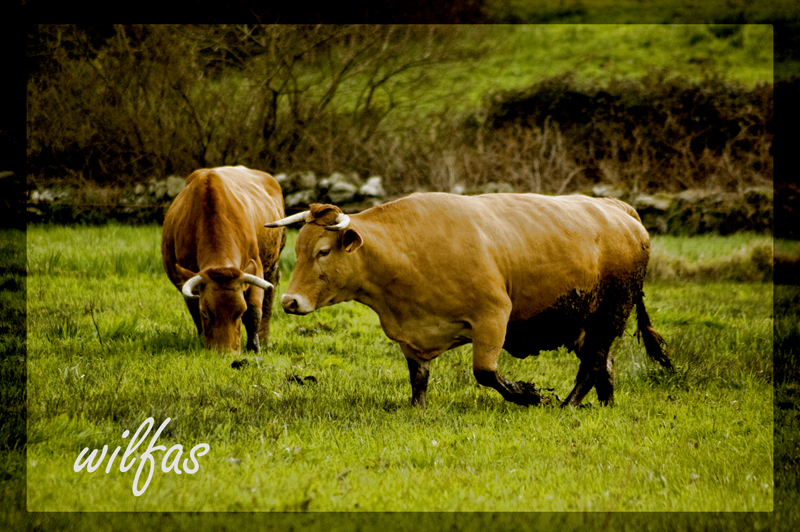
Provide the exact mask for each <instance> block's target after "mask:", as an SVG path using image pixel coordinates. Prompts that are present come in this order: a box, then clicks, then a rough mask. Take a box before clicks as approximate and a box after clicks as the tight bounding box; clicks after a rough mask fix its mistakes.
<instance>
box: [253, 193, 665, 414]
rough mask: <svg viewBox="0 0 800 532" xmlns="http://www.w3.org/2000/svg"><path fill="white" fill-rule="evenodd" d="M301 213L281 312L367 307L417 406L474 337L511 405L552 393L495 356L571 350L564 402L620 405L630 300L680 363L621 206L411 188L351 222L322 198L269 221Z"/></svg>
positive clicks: (648, 331)
mask: <svg viewBox="0 0 800 532" xmlns="http://www.w3.org/2000/svg"><path fill="white" fill-rule="evenodd" d="M298 221H306V222H307V223H306V225H305V226H304V227H303V228H302V229H301V231H300V234H299V235H298V238H297V244H296V248H295V249H296V252H297V265H296V266H295V270H294V273H293V275H292V280H291V282H290V283H289V286H288V288H287V290H286V293H285V294H284V295H283V297H282V298H281V303H282V305H283V308H284V310H285V311H286V312H288V313H293V314H307V313H309V312H311V311H313V310H315V309H318V308H320V307H324V306H327V305H333V304H336V303H340V302H343V301H349V300H356V301H358V302H360V303H363V304H365V305H367V306H369V307H370V308H372V309H373V310H374V311H375V312H377V313H378V316H379V317H380V322H381V326H382V327H383V330H384V332H385V333H386V335H387V336H388V337H389V338H392V339H393V340H395V341H397V342H398V343H399V344H400V348H401V349H402V351H403V354H404V355H405V357H406V360H407V362H408V368H409V373H410V377H411V387H412V398H411V402H412V404H420V405H423V406H424V405H425V395H426V392H427V385H428V367H429V364H430V361H431V360H433V359H434V358H436V357H437V356H438V355H439V354H441V353H442V352H444V351H447V350H448V349H452V348H454V347H456V346H459V345H462V344H466V343H469V342H472V344H473V372H474V375H475V378H476V379H477V381H478V382H479V383H480V384H482V385H484V386H490V387H492V388H494V389H495V390H497V391H498V392H500V394H501V395H502V396H503V397H504V398H505V399H506V400H508V401H513V402H515V403H518V404H523V405H528V404H539V403H541V402H543V400H545V402H547V400H546V399H545V398H543V397H542V396H541V395H540V393H539V392H538V391H537V390H536V388H535V387H534V386H533V385H532V384H529V383H525V382H513V381H509V380H507V379H505V378H503V377H502V376H500V375H499V374H498V372H497V360H498V357H499V356H500V351H501V350H502V349H505V350H506V351H508V352H509V353H510V354H511V355H513V356H515V357H518V358H525V357H527V356H529V355H536V354H538V353H539V352H540V351H542V350H551V349H556V348H557V347H559V346H562V345H563V346H566V347H567V348H569V349H572V350H573V351H574V352H575V353H576V354H577V356H578V358H579V359H580V368H579V369H578V376H577V379H576V383H575V387H574V389H573V390H572V393H570V394H569V396H568V397H567V398H566V400H565V401H564V403H563V404H562V406H566V405H578V404H580V403H581V401H582V400H583V398H584V396H585V395H586V394H587V393H588V392H589V391H590V390H591V388H592V387H595V388H596V390H597V395H598V398H599V400H600V401H601V402H602V403H604V404H608V403H613V399H614V372H613V364H612V362H613V357H611V356H609V349H610V347H611V343H612V342H613V340H614V339H615V338H617V337H618V336H620V334H622V332H623V330H624V328H625V323H626V321H627V318H628V315H629V314H630V311H631V308H632V307H633V306H634V305H636V311H637V317H638V324H639V332H640V333H641V335H642V336H643V338H644V343H645V348H646V350H647V353H648V355H649V356H650V357H651V358H653V359H654V360H657V361H658V362H660V363H661V364H662V365H663V366H665V367H667V368H670V369H671V367H672V366H671V363H670V361H669V358H668V357H667V355H666V354H665V353H664V352H663V351H662V349H661V344H662V343H663V340H661V337H660V336H659V335H658V333H656V332H655V331H654V330H653V328H652V327H651V326H650V321H649V318H648V316H647V313H646V311H645V308H644V302H643V297H644V294H643V291H642V284H643V281H644V276H645V270H646V268H647V262H648V259H649V254H650V239H649V237H648V235H647V231H646V230H645V228H644V227H643V226H642V224H641V221H640V220H639V216H638V215H637V214H636V211H635V210H633V208H632V207H630V206H629V205H627V204H625V203H623V202H621V201H618V200H614V199H593V198H588V197H585V196H557V197H549V196H542V195H537V194H490V195H484V196H473V197H466V196H457V195H452V194H441V193H430V194H415V195H412V196H409V197H406V198H403V199H399V200H396V201H393V202H390V203H387V204H384V205H381V206H378V207H374V208H372V209H368V210H366V211H364V212H362V213H360V214H357V215H353V216H352V217H348V216H347V215H345V214H343V213H342V212H341V211H340V210H339V208H338V207H335V206H333V205H319V204H313V205H311V207H310V211H307V212H304V213H300V214H298V215H295V216H292V217H290V218H286V219H284V220H280V221H278V222H274V223H270V224H267V226H269V227H277V226H280V225H287V224H289V223H294V222H298Z"/></svg>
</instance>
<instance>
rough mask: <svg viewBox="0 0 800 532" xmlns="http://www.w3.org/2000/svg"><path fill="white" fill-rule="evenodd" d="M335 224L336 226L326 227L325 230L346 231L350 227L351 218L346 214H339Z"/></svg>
mask: <svg viewBox="0 0 800 532" xmlns="http://www.w3.org/2000/svg"><path fill="white" fill-rule="evenodd" d="M335 222H336V224H335V225H326V226H325V229H327V230H328V231H344V230H345V229H347V227H348V226H349V225H350V217H349V216H347V215H346V214H344V213H339V215H338V216H336V220H335Z"/></svg>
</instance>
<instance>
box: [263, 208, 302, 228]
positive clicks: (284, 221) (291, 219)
mask: <svg viewBox="0 0 800 532" xmlns="http://www.w3.org/2000/svg"><path fill="white" fill-rule="evenodd" d="M309 212H311V211H303V212H298V213H297V214H293V215H291V216H287V217H286V218H281V219H280V220H275V221H274V222H269V223H265V224H264V227H283V226H285V225H292V224H293V223H297V222H305V221H306V217H307V216H308V213H309Z"/></svg>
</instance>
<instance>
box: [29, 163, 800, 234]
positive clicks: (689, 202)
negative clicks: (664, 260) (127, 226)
mask: <svg viewBox="0 0 800 532" xmlns="http://www.w3.org/2000/svg"><path fill="white" fill-rule="evenodd" d="M275 179H276V180H277V181H278V182H279V183H280V185H281V188H282V189H283V193H284V201H285V203H286V212H287V213H293V212H298V211H300V210H302V209H305V208H306V207H307V206H308V205H309V204H310V203H333V204H335V205H338V206H339V207H341V208H342V210H343V211H345V212H347V213H356V212H360V211H362V210H364V209H368V208H370V207H373V206H375V205H379V204H381V203H384V202H386V201H389V200H391V199H393V198H391V197H389V196H388V195H387V194H386V192H385V190H384V187H383V179H382V178H381V177H380V176H370V177H368V178H367V179H362V178H360V177H359V176H357V175H355V174H342V173H334V174H331V175H329V176H324V177H318V176H316V175H315V174H314V173H312V172H296V173H291V174H288V173H281V174H277V175H275ZM183 185H184V178H180V177H177V176H171V177H168V178H167V179H163V180H150V181H148V182H147V183H144V184H139V185H136V187H134V188H133V189H75V188H67V187H62V188H50V189H44V190H35V191H32V192H31V193H30V194H29V198H28V222H29V223H30V222H34V223H36V222H45V223H47V222H49V223H60V224H72V223H89V224H95V223H104V222H106V221H108V220H117V221H119V222H122V223H161V222H163V219H164V215H165V214H166V212H167V209H168V208H169V206H170V204H171V203H172V200H173V199H174V198H175V197H176V196H177V195H178V194H179V193H180V191H181V190H182V189H183ZM451 192H453V193H457V194H469V195H473V194H486V193H503V192H514V189H513V187H512V186H511V185H509V184H507V183H504V182H490V183H486V184H485V185H483V186H481V187H479V188H476V189H469V190H467V189H466V188H465V187H463V186H459V185H456V186H455V187H453V190H451ZM518 192H524V191H518ZM583 193H584V194H586V195H589V196H594V197H617V198H620V199H622V200H624V201H627V202H628V203H630V204H631V205H633V206H634V207H635V208H636V209H637V211H638V212H639V215H640V216H641V218H642V222H643V224H644V225H645V227H646V228H647V229H648V231H650V233H651V234H675V235H678V234H683V235H693V234H701V233H719V234H730V233H734V232H736V231H755V232H759V233H772V230H773V220H774V219H775V217H776V216H778V215H782V216H783V217H784V218H786V217H787V216H788V217H789V218H790V219H795V218H796V216H793V213H795V212H800V199H799V198H800V196H798V195H797V194H794V195H793V196H791V195H789V196H787V197H789V200H788V201H782V202H780V205H781V207H780V213H778V214H776V216H773V191H772V189H769V188H763V189H756V188H751V189H747V190H745V191H744V192H743V193H741V194H735V193H722V192H709V191H704V190H686V191H684V192H681V193H678V194H666V193H658V194H631V193H630V192H628V191H625V190H623V189H620V188H617V187H614V186H609V185H598V186H595V187H594V188H592V189H591V190H586V191H583ZM787 209H788V210H789V212H784V211H786V210H787ZM788 237H789V238H792V237H794V238H796V236H794V235H789V236H788Z"/></svg>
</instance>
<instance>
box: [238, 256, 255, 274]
mask: <svg viewBox="0 0 800 532" xmlns="http://www.w3.org/2000/svg"><path fill="white" fill-rule="evenodd" d="M242 271H243V272H244V273H249V274H250V275H258V265H257V264H256V261H255V260H253V259H250V262H248V263H247V266H245V267H244V270H242Z"/></svg>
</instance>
